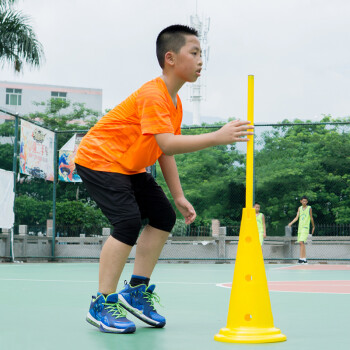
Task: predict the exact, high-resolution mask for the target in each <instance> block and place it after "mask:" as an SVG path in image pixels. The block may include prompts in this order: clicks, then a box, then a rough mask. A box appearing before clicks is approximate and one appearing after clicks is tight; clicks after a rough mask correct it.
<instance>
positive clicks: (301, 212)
mask: <svg viewBox="0 0 350 350" xmlns="http://www.w3.org/2000/svg"><path fill="white" fill-rule="evenodd" d="M308 202H309V200H308V198H307V197H306V196H303V197H301V200H300V203H301V206H300V207H299V208H298V212H297V216H296V217H295V218H294V219H293V220H292V221H291V222H290V223H289V224H288V226H289V227H292V225H293V224H294V223H295V222H296V221H297V220H298V219H299V226H298V242H299V244H300V258H299V260H298V263H299V264H307V260H306V249H305V242H306V240H307V237H308V235H309V233H310V221H311V223H312V231H311V234H313V233H314V231H315V223H314V219H313V217H312V208H311V207H310V206H309V205H307V204H308Z"/></svg>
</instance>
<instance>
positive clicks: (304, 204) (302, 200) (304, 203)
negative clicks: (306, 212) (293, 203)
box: [300, 198, 308, 207]
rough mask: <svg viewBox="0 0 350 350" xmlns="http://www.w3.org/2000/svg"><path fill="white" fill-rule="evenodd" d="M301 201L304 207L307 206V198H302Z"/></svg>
mask: <svg viewBox="0 0 350 350" xmlns="http://www.w3.org/2000/svg"><path fill="white" fill-rule="evenodd" d="M300 203H301V205H302V206H303V207H305V206H307V203H308V200H307V199H305V198H304V199H301V200H300Z"/></svg>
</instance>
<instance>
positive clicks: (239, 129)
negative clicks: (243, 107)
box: [215, 120, 254, 145]
mask: <svg viewBox="0 0 350 350" xmlns="http://www.w3.org/2000/svg"><path fill="white" fill-rule="evenodd" d="M249 124H250V121H249V120H243V121H242V120H233V121H232V122H229V123H227V124H225V125H224V126H223V127H222V128H221V129H219V130H218V131H215V133H216V135H217V137H218V139H219V142H220V144H221V145H228V144H230V143H233V142H248V141H249V139H248V138H247V137H246V136H248V135H254V132H253V131H247V130H248V129H254V126H253V125H249Z"/></svg>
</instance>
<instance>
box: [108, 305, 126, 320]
mask: <svg viewBox="0 0 350 350" xmlns="http://www.w3.org/2000/svg"><path fill="white" fill-rule="evenodd" d="M105 306H106V310H107V312H108V313H110V314H111V315H112V316H113V317H115V318H122V317H126V314H127V312H126V310H125V309H124V308H123V307H121V306H120V303H119V302H118V303H105Z"/></svg>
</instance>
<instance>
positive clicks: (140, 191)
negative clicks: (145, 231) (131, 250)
mask: <svg viewBox="0 0 350 350" xmlns="http://www.w3.org/2000/svg"><path fill="white" fill-rule="evenodd" d="M76 169H77V172H78V174H79V175H80V177H81V179H82V180H83V183H84V185H85V187H86V189H87V191H88V192H89V194H90V195H91V197H92V198H93V199H94V200H95V202H96V203H97V205H98V206H99V207H100V209H101V210H102V212H103V214H104V215H105V216H106V217H107V218H108V220H109V221H110V223H111V224H112V225H113V226H114V230H113V233H112V236H113V237H114V238H116V239H117V240H119V241H121V242H123V243H125V244H127V245H131V246H133V245H134V244H135V243H136V240H137V238H138V235H139V232H140V229H141V220H142V219H148V224H149V225H150V226H152V227H154V228H157V229H159V230H162V231H166V232H171V230H172V228H173V227H174V225H175V221H176V214H175V211H174V209H173V207H172V206H171V204H170V202H169V200H168V198H167V197H166V195H165V193H164V192H163V190H162V188H161V187H160V186H159V185H158V184H157V183H156V181H155V180H154V178H153V177H152V175H151V174H149V173H139V174H135V175H125V174H119V173H112V172H104V171H95V170H91V169H88V168H85V167H83V166H81V165H79V164H76Z"/></svg>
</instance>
